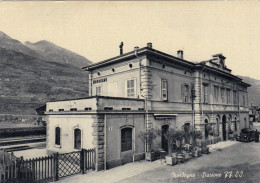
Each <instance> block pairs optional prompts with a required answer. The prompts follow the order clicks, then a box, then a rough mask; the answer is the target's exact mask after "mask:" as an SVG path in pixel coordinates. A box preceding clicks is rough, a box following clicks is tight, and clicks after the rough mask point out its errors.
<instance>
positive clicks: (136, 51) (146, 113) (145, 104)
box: [135, 47, 148, 153]
mask: <svg viewBox="0 0 260 183" xmlns="http://www.w3.org/2000/svg"><path fill="white" fill-rule="evenodd" d="M136 48H137V47H136ZM136 48H135V56H136V58H137V59H139V82H140V95H141V92H142V90H141V86H142V84H141V66H142V64H141V59H140V58H139V56H138V49H136ZM141 96H142V97H144V107H145V129H146V130H147V127H148V107H147V98H146V97H145V96H143V95H141ZM144 151H145V153H146V152H147V142H146V139H145V143H144Z"/></svg>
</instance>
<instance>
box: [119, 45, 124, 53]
mask: <svg viewBox="0 0 260 183" xmlns="http://www.w3.org/2000/svg"><path fill="white" fill-rule="evenodd" d="M123 46H124V43H123V42H121V44H120V45H119V48H120V55H122V54H123Z"/></svg>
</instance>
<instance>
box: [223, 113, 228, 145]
mask: <svg viewBox="0 0 260 183" xmlns="http://www.w3.org/2000/svg"><path fill="white" fill-rule="evenodd" d="M226 123H227V119H226V116H225V115H224V116H223V118H222V129H223V140H227V133H226V125H227V124H226Z"/></svg>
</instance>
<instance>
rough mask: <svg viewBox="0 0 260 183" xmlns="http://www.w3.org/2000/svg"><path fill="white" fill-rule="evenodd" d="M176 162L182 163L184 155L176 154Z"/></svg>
mask: <svg viewBox="0 0 260 183" xmlns="http://www.w3.org/2000/svg"><path fill="white" fill-rule="evenodd" d="M177 162H178V163H183V162H184V154H177Z"/></svg>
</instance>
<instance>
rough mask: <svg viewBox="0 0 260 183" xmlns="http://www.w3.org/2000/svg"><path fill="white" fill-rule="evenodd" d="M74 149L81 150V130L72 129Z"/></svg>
mask: <svg viewBox="0 0 260 183" xmlns="http://www.w3.org/2000/svg"><path fill="white" fill-rule="evenodd" d="M74 149H81V130H80V129H78V128H76V129H74Z"/></svg>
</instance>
